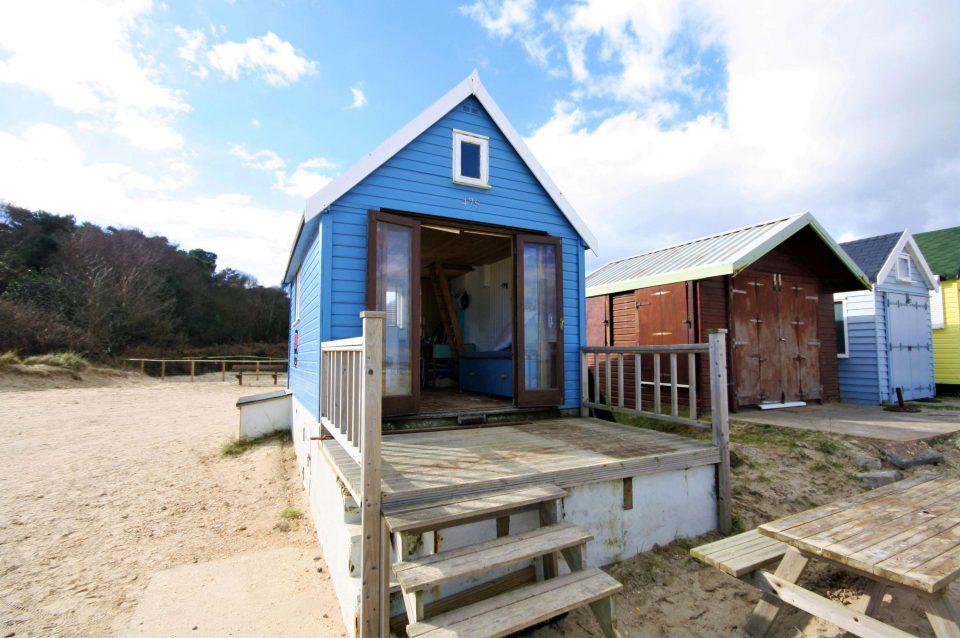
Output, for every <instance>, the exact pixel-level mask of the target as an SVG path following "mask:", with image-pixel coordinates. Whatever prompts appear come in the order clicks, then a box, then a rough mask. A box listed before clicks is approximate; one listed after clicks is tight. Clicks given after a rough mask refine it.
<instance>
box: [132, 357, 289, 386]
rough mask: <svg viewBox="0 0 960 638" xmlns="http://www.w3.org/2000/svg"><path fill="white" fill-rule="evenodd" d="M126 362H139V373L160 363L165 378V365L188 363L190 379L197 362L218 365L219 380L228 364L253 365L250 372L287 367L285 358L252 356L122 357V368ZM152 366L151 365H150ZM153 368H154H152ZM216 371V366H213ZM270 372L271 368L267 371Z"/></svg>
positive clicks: (193, 375)
mask: <svg viewBox="0 0 960 638" xmlns="http://www.w3.org/2000/svg"><path fill="white" fill-rule="evenodd" d="M127 363H133V364H137V363H139V364H140V374H146V372H147V368H146V365H147V364H148V363H149V364H158V363H159V364H160V378H161V379H165V378H166V377H167V365H168V364H171V367H174V366H180V365H183V368H184V369H186V367H187V365H188V364H189V367H190V381H191V382H192V381H194V380H196V375H197V365H198V364H199V365H200V367H201V368H203V367H204V366H206V367H207V369H208V370H209V368H210V366H219V369H220V380H221V381H226V380H227V371H228V366H231V368H230V369H232V366H234V365H242V366H254V370H252V371H251V372H252V373H253V374H268V371H266V370H264V371H262V372H261V371H260V367H261V366H264V367H267V366H270V367H271V368H275V367H276V366H281V365H282V366H283V371H284V372H286V369H287V360H286V359H253V358H249V357H248V358H239V359H233V358H219V359H124V360H123V368H124V369H126V368H127ZM151 367H153V366H151ZM154 369H155V368H154ZM214 371H216V368H214ZM269 373H270V374H272V370H271V371H270V372H269Z"/></svg>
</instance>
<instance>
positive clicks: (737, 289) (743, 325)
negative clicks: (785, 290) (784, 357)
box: [730, 276, 761, 405]
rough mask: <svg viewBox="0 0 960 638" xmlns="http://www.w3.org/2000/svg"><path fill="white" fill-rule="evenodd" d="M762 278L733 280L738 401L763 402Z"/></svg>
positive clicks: (732, 300) (733, 360) (732, 349)
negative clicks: (760, 302)
mask: <svg viewBox="0 0 960 638" xmlns="http://www.w3.org/2000/svg"><path fill="white" fill-rule="evenodd" d="M759 284H760V282H759V280H758V278H757V277H749V276H745V277H737V278H735V279H732V280H731V282H730V295H731V302H730V303H731V309H732V315H733V326H732V331H733V334H732V343H733V347H732V348H731V351H732V356H731V363H732V364H733V368H734V369H736V371H737V372H736V383H737V387H736V401H737V405H753V404H755V403H759V402H760V392H761V390H760V334H759V321H760V310H759V301H760V300H759V294H758V292H757V291H758V288H759Z"/></svg>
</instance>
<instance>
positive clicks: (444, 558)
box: [385, 485, 623, 638]
mask: <svg viewBox="0 0 960 638" xmlns="http://www.w3.org/2000/svg"><path fill="white" fill-rule="evenodd" d="M566 494H567V493H566V492H565V491H564V490H562V489H560V488H558V487H556V486H554V485H535V486H531V487H524V488H520V489H516V490H511V491H501V492H493V493H487V494H483V495H480V496H473V497H469V498H461V499H459V500H456V499H452V500H446V501H441V502H435V503H427V504H422V505H418V506H407V508H405V509H394V510H391V511H388V512H385V521H386V525H387V529H388V530H389V532H390V535H391V538H392V542H393V543H394V549H395V551H396V556H397V562H396V563H394V565H393V571H394V574H395V575H396V578H397V581H398V582H399V584H400V589H401V591H402V593H403V601H404V606H405V607H406V619H405V620H406V623H407V627H406V633H407V636H408V637H409V638H452V637H455V636H460V637H464V638H466V637H468V636H469V637H471V638H497V637H499V636H506V635H508V634H511V633H514V632H516V631H520V630H521V629H524V628H526V627H531V626H533V625H536V624H538V623H541V622H544V621H546V620H549V619H550V618H553V617H555V616H559V615H560V614H563V613H566V612H568V611H570V610H572V609H576V608H578V607H583V606H585V605H590V607H591V609H592V611H593V613H594V615H595V617H596V618H597V621H598V622H599V624H600V628H601V630H602V631H603V633H604V635H605V636H607V638H620V633H619V632H618V631H617V620H616V613H615V608H614V602H613V596H614V595H615V594H617V593H618V592H620V590H621V589H623V586H622V585H621V584H620V583H619V582H617V581H616V580H614V579H613V578H612V577H611V576H609V575H608V574H606V573H605V572H603V571H601V570H599V569H597V568H589V567H587V565H586V543H587V542H588V541H590V540H592V538H593V536H592V535H591V534H590V532H588V531H586V530H584V529H582V528H580V527H577V526H576V525H572V524H570V523H566V522H563V521H562V513H561V512H562V503H563V497H564V496H566ZM532 509H536V510H539V518H540V525H539V527H537V528H535V529H532V530H528V531H524V532H521V533H515V534H511V533H510V516H511V514H515V513H517V512H521V511H525V510H532ZM491 519H495V520H496V529H497V538H495V539H491V540H488V541H484V542H480V543H477V544H474V545H470V546H467V547H460V548H456V549H451V550H441V551H434V552H433V553H426V554H425V553H424V551H425V548H424V545H425V542H426V537H425V536H424V535H425V534H429V533H430V532H433V533H434V534H433V537H434V538H437V535H436V532H437V530H441V529H445V528H448V527H455V526H458V525H465V524H467V523H473V522H477V521H484V520H491ZM428 549H429V548H428ZM560 556H562V557H563V559H564V561H565V562H566V564H567V567H568V568H569V570H570V573H569V574H567V575H564V576H560V571H559V566H560V563H559V558H560ZM530 561H533V563H534V564H533V565H530ZM509 565H514V566H521V569H520V570H515V571H512V572H510V573H508V574H507V575H506V576H501V577H500V578H496V579H486V580H487V582H483V578H482V576H483V574H485V573H487V572H491V571H493V570H498V569H500V568H503V567H506V566H509ZM523 565H527V566H526V567H522V566H523ZM537 568H539V569H537ZM467 578H470V579H474V580H479V581H481V582H483V584H481V585H478V586H475V587H471V588H469V589H466V590H464V591H461V592H459V593H455V594H453V595H449V596H445V597H439V596H440V595H441V593H442V592H441V588H442V587H444V585H447V584H451V583H453V582H455V581H463V580H464V579H467ZM430 591H433V592H434V594H435V600H434V601H433V602H432V603H430V604H426V605H425V604H424V600H423V598H424V595H425V594H426V593H427V592H430ZM395 620H397V621H399V623H402V622H403V619H402V616H401V617H399V618H398V619H395ZM392 624H393V623H392Z"/></svg>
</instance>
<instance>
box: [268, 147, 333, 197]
mask: <svg viewBox="0 0 960 638" xmlns="http://www.w3.org/2000/svg"><path fill="white" fill-rule="evenodd" d="M337 168H338V166H337V165H336V164H334V163H332V162H330V161H329V160H327V159H325V158H323V157H314V158H312V159H308V160H307V161H305V162H301V163H299V164H297V168H296V169H295V170H294V171H293V174H291V175H289V176H288V175H287V174H286V173H285V172H284V171H277V172H276V182H275V183H274V185H273V187H274V188H275V189H277V190H279V191H282V192H284V193H286V194H287V195H290V196H291V197H296V198H298V199H307V198H308V197H310V196H312V195H313V194H315V193H316V192H317V191H319V190H320V189H321V188H323V187H324V186H326V185H327V184H329V183H330V182H331V181H333V175H330V173H334V174H335V173H336V169H337Z"/></svg>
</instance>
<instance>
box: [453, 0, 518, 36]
mask: <svg viewBox="0 0 960 638" xmlns="http://www.w3.org/2000/svg"><path fill="white" fill-rule="evenodd" d="M535 11H536V2H535V1H534V0H504V1H503V2H500V3H498V2H491V1H490V0H477V2H474V3H473V4H470V5H464V6H461V7H460V12H461V13H462V14H463V15H465V16H467V17H469V18H472V19H474V20H476V21H477V22H478V23H479V24H480V26H482V27H483V28H484V29H486V30H487V31H489V32H490V33H493V34H495V35H498V36H501V37H506V36H509V35H513V33H515V32H516V31H524V30H526V29H527V28H529V27H530V26H532V24H533V22H534V12H535Z"/></svg>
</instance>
